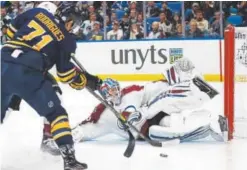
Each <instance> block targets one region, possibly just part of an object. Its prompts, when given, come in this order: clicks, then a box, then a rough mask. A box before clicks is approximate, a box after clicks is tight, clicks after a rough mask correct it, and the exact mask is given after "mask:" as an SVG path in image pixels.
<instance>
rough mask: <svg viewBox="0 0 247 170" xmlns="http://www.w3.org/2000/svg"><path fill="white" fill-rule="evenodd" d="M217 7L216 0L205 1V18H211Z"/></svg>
mask: <svg viewBox="0 0 247 170" xmlns="http://www.w3.org/2000/svg"><path fill="white" fill-rule="evenodd" d="M215 11H216V9H215V2H214V1H205V3H204V5H203V12H204V18H205V19H206V20H209V19H211V18H212V17H213V16H214V13H215Z"/></svg>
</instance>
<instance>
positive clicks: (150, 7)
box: [146, 1, 160, 18]
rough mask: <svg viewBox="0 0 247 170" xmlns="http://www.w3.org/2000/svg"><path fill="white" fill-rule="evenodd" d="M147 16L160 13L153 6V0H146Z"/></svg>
mask: <svg viewBox="0 0 247 170" xmlns="http://www.w3.org/2000/svg"><path fill="white" fill-rule="evenodd" d="M146 11H147V12H146V14H147V18H149V17H158V16H159V14H160V9H159V8H158V7H156V6H155V3H154V1H148V5H147V9H146Z"/></svg>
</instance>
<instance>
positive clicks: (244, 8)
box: [237, 1, 247, 21]
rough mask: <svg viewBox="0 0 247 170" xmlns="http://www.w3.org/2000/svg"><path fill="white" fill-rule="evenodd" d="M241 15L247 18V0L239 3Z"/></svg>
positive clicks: (244, 18)
mask: <svg viewBox="0 0 247 170" xmlns="http://www.w3.org/2000/svg"><path fill="white" fill-rule="evenodd" d="M237 8H238V10H239V15H241V16H243V20H245V21H246V20H247V1H242V2H240V3H239V4H238V5H237Z"/></svg>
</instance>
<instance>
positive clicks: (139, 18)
mask: <svg viewBox="0 0 247 170" xmlns="http://www.w3.org/2000/svg"><path fill="white" fill-rule="evenodd" d="M136 23H137V24H138V25H143V16H142V14H138V15H137V22H136Z"/></svg>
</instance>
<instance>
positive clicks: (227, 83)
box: [224, 26, 235, 140]
mask: <svg viewBox="0 0 247 170" xmlns="http://www.w3.org/2000/svg"><path fill="white" fill-rule="evenodd" d="M234 59H235V29H234V27H233V26H228V27H227V28H226V29H225V32H224V113H225V116H226V117H227V120H228V128H229V132H228V140H231V139H233V132H234V81H235V78H234V77H235V74H234V72H235V71H234V69H235V68H234V65H235V64H234Z"/></svg>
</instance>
